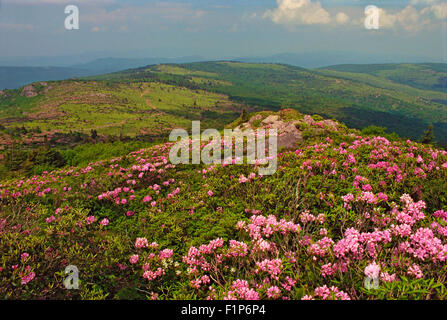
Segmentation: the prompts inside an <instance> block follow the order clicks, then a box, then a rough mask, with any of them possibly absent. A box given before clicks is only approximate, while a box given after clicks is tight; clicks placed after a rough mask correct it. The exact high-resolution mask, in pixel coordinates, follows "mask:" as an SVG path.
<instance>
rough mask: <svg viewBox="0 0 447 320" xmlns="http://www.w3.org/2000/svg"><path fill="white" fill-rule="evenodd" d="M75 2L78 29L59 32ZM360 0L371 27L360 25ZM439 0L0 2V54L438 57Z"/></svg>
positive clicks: (446, 22)
mask: <svg viewBox="0 0 447 320" xmlns="http://www.w3.org/2000/svg"><path fill="white" fill-rule="evenodd" d="M69 4H73V5H76V6H78V8H79V11H80V29H79V30H71V31H68V30H65V28H64V20H65V16H66V15H65V13H64V8H65V6H66V5H69ZM366 5H376V6H378V7H380V24H381V25H380V29H379V30H366V29H365V28H364V19H365V16H364V9H365V6H366ZM446 30H447V1H445V0H407V1H404V0H368V1H365V0H321V1H316V0H190V1H180V0H171V1H151V0H148V1H143V0H68V1H65V0H0V48H1V50H0V58H2V57H17V56H24V57H33V56H59V55H76V54H85V53H89V52H102V53H103V54H104V55H107V56H117V57H160V56H163V57H179V56H189V55H200V56H203V57H208V58H227V57H240V56H265V55H271V54H276V53H285V52H287V53H302V52H315V51H318V52H346V53H347V54H349V53H353V54H358V53H368V54H375V53H377V54H380V55H387V54H389V55H394V56H396V55H399V54H402V55H406V56H408V55H412V56H414V57H427V58H430V59H433V60H434V61H439V60H442V59H444V60H446V59H447V52H446V50H447V49H446V37H447V33H446Z"/></svg>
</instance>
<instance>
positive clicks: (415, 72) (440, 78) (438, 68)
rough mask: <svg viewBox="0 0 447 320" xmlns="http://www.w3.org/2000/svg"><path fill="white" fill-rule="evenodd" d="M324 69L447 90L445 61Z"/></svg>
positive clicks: (423, 87) (413, 85)
mask: <svg viewBox="0 0 447 320" xmlns="http://www.w3.org/2000/svg"><path fill="white" fill-rule="evenodd" d="M323 69H328V70H335V71H342V72H349V73H363V74H369V75H374V76H377V77H379V78H381V79H388V80H391V81H393V82H395V83H400V84H405V85H409V86H412V87H415V88H419V89H427V90H438V91H443V92H447V64H445V63H420V64H371V65H355V64H346V65H337V66H330V67H325V68H323Z"/></svg>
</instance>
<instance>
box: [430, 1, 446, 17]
mask: <svg viewBox="0 0 447 320" xmlns="http://www.w3.org/2000/svg"><path fill="white" fill-rule="evenodd" d="M431 11H432V12H433V14H434V15H435V17H436V18H438V19H440V20H443V19H447V3H446V2H443V3H440V4H436V5H433V6H432V7H431Z"/></svg>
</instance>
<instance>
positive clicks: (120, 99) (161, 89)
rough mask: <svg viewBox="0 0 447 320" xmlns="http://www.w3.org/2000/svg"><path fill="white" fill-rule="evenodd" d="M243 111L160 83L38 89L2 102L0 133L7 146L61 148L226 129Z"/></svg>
mask: <svg viewBox="0 0 447 320" xmlns="http://www.w3.org/2000/svg"><path fill="white" fill-rule="evenodd" d="M26 95H28V96H26ZM241 110H242V107H241V105H240V104H238V103H235V102H232V101H230V100H229V99H228V97H227V96H225V95H223V94H219V93H212V92H207V91H204V90H191V89H187V88H183V87H178V86H172V85H169V84H164V83H159V82H132V83H117V82H106V81H76V80H70V81H59V82H48V83H36V84H33V85H30V86H27V87H25V88H23V89H22V88H21V89H17V90H8V91H6V92H4V93H3V94H2V95H1V96H0V125H2V127H0V132H1V133H2V135H1V137H2V140H3V144H6V143H7V142H8V141H11V140H16V141H18V142H20V143H22V144H26V145H39V144H40V145H41V144H43V143H44V141H51V142H52V143H57V140H58V139H59V138H61V137H62V138H61V139H63V141H61V144H63V143H66V142H67V139H68V142H73V139H74V138H75V137H76V136H79V135H82V134H84V135H85V134H87V135H90V134H91V133H92V132H93V131H94V132H95V134H97V135H98V136H105V137H107V136H123V135H124V136H127V137H136V136H142V135H143V136H146V137H152V138H159V137H165V136H167V135H168V134H169V132H170V131H171V130H172V129H173V128H176V127H183V128H189V127H190V122H191V120H202V125H203V127H213V128H223V126H224V125H225V124H226V123H229V122H231V121H233V120H234V119H235V118H237V117H238V116H239V114H240V112H241ZM64 135H65V136H64ZM70 138H72V139H70Z"/></svg>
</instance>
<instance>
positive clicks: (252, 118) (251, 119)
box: [248, 114, 262, 124]
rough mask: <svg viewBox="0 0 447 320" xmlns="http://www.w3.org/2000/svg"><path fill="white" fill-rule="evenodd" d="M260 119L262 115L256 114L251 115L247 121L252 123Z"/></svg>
mask: <svg viewBox="0 0 447 320" xmlns="http://www.w3.org/2000/svg"><path fill="white" fill-rule="evenodd" d="M261 119H262V116H261V115H260V114H257V115H255V116H253V117H251V118H250V120H249V121H248V123H249V124H253V123H254V122H255V121H257V120H261Z"/></svg>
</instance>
